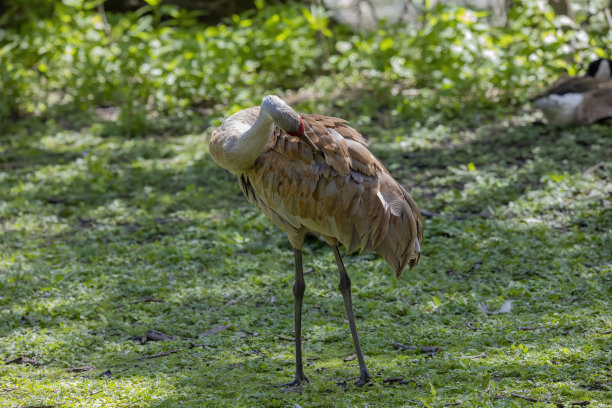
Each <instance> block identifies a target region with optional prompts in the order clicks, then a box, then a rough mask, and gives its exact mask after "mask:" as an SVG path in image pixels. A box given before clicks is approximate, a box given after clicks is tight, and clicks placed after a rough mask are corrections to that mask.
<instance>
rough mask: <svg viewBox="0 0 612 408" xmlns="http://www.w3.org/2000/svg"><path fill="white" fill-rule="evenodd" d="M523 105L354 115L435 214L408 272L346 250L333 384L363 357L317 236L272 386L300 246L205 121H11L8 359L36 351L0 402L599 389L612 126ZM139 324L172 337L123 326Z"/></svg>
mask: <svg viewBox="0 0 612 408" xmlns="http://www.w3.org/2000/svg"><path fill="white" fill-rule="evenodd" d="M325 113H329V114H333V112H331V111H330V112H325ZM346 119H349V120H350V119H351V118H350V117H347V118H346ZM532 120H533V118H531V117H529V116H526V117H519V116H514V117H507V118H505V120H504V121H498V122H496V123H483V124H481V125H473V126H470V127H467V128H466V127H461V126H455V125H453V124H447V125H440V124H438V125H435V126H434V125H422V126H418V125H411V126H410V127H407V126H402V125H401V124H392V125H390V126H385V127H384V128H383V127H380V126H375V125H367V126H364V127H363V128H361V130H362V131H363V132H364V133H365V135H366V136H367V137H368V138H369V139H370V141H371V143H372V150H373V151H374V152H375V153H376V154H377V155H378V156H379V157H380V158H381V160H382V161H383V162H384V163H385V164H386V165H387V167H388V168H389V169H390V171H391V172H392V174H393V175H394V176H395V177H396V178H397V179H398V180H400V182H402V183H403V184H404V185H406V186H407V187H408V188H409V190H410V191H411V194H412V195H413V197H414V198H415V200H416V201H417V203H418V204H419V206H420V207H421V208H422V209H425V210H427V211H429V212H430V213H432V214H433V215H434V216H433V217H428V218H426V219H425V240H424V243H423V257H422V259H421V263H420V264H419V265H418V267H417V268H416V269H415V270H413V271H412V272H405V274H404V275H403V276H402V277H401V278H400V279H395V278H393V274H392V272H391V270H390V269H389V267H388V266H387V265H386V264H385V263H384V262H383V261H382V260H381V259H380V258H379V257H378V256H377V255H375V254H366V255H364V256H358V255H352V256H346V257H345V262H346V265H347V270H348V272H349V274H350V276H351V278H352V281H353V290H354V291H353V293H354V297H353V300H354V305H355V314H356V318H357V325H358V328H359V331H360V334H361V341H362V346H363V348H364V350H365V354H366V362H367V364H368V367H369V370H370V372H371V374H372V376H373V381H372V383H371V385H368V386H365V387H363V388H356V387H355V386H353V385H352V382H351V381H348V382H347V384H348V385H346V386H339V385H336V383H338V382H343V381H345V380H346V379H347V378H349V377H352V376H355V375H358V367H357V364H356V361H344V359H345V358H346V357H348V356H350V355H352V354H353V352H354V350H353V346H352V343H351V340H350V334H349V330H348V325H347V322H346V318H345V311H344V305H343V303H342V297H341V295H340V293H339V292H338V290H337V288H336V287H337V271H336V268H335V263H334V258H333V255H332V252H331V251H330V249H329V248H328V247H326V246H325V245H324V244H322V243H321V242H319V241H318V240H316V239H312V240H310V241H308V243H307V246H306V249H305V252H304V263H305V269H306V270H308V271H310V273H309V274H308V275H307V276H306V283H307V289H306V296H305V304H304V321H303V334H304V336H305V341H304V349H305V350H304V358H305V361H306V367H305V371H306V375H307V376H308V377H309V378H310V383H309V384H307V385H305V386H304V387H303V388H302V389H301V390H300V392H297V393H294V392H282V391H281V390H279V389H278V388H273V387H270V385H272V384H278V383H282V382H287V381H290V380H291V379H292V377H293V370H294V365H293V364H294V360H293V359H294V356H293V344H292V343H291V342H287V341H284V340H282V339H281V338H290V337H292V335H293V295H292V292H291V286H292V284H293V256H292V252H291V248H290V246H289V244H288V243H287V241H286V238H285V237H284V236H283V234H282V233H281V232H280V231H279V230H278V229H277V228H276V227H274V226H273V225H272V224H271V223H270V222H268V221H267V220H266V219H265V218H264V217H263V216H262V215H260V214H259V213H258V212H257V211H256V210H255V209H253V208H252V207H251V206H250V205H249V204H248V203H247V202H246V200H245V199H244V198H243V197H242V195H241V193H240V190H239V188H238V186H237V184H236V182H235V180H234V178H233V177H232V176H231V175H230V174H228V173H227V172H225V171H223V170H222V169H220V168H219V167H217V166H216V165H215V164H214V163H213V162H212V161H211V159H210V157H209V155H208V154H207V145H206V143H205V142H204V140H203V138H202V137H201V136H200V135H196V134H188V135H182V136H181V135H174V136H163V135H159V136H150V137H143V138H137V139H128V138H124V137H119V136H112V135H105V136H98V135H97V134H96V131H95V128H93V129H92V127H88V126H82V127H81V126H75V127H76V129H72V130H67V129H66V126H60V125H58V124H56V123H55V122H52V121H51V122H44V121H40V120H36V119H30V120H26V121H21V122H18V123H16V124H14V125H13V126H11V127H10V130H9V131H8V132H6V133H5V134H4V135H2V139H1V150H0V152H1V160H0V228H1V229H0V245H1V257H0V359H2V360H3V361H5V362H6V361H9V360H10V359H13V358H16V357H19V356H24V357H28V358H30V359H32V360H34V361H36V362H39V363H41V364H40V365H30V364H15V363H13V364H2V363H0V406H2V407H5V406H6V407H21V406H57V407H94V406H101V407H149V406H150V407H175V406H181V407H182V406H184V407H200V406H219V407H229V406H231V407H241V406H245V407H276V406H278V407H294V406H297V405H296V404H299V406H301V407H344V406H346V407H349V406H350V407H352V406H359V407H366V406H370V407H373V406H377V407H382V406H388V407H399V406H406V407H413V406H414V407H421V406H422V407H442V406H445V405H447V404H459V405H458V406H463V407H493V406H494V407H518V406H530V407H534V408H535V407H548V406H551V405H550V403H547V402H543V401H540V402H529V401H526V400H524V399H520V398H517V397H511V394H513V393H514V394H518V395H522V396H528V397H532V398H535V399H540V400H548V401H554V402H559V403H563V404H564V405H565V406H570V404H571V403H572V402H578V401H590V405H589V406H590V407H610V406H612V374H611V373H612V339H611V336H612V313H611V312H610V311H611V310H612V305H611V298H612V274H611V271H612V266H611V265H610V261H612V203H611V199H610V197H611V194H612V156H611V154H610V152H612V137H610V134H611V133H612V127H611V125H610V123H607V124H606V123H604V124H597V125H594V126H590V127H585V128H568V129H555V128H552V127H547V126H538V125H534V124H533V123H532ZM508 301H511V304H512V308H511V311H510V312H509V313H501V314H485V313H484V312H482V311H481V310H480V309H479V304H487V305H488V306H489V307H490V309H491V310H494V311H495V310H498V309H499V308H500V307H501V306H503V305H504V304H505V305H507V302H508ZM227 325H231V327H229V328H226V329H225V330H221V331H219V332H218V333H216V334H212V335H210V336H207V337H204V338H200V339H198V338H196V335H197V334H199V333H203V332H205V331H207V330H209V329H212V328H215V327H218V326H227ZM147 330H159V331H161V332H164V333H166V334H168V335H171V336H174V340H169V341H164V342H152V341H150V342H146V343H144V344H141V342H139V341H137V339H131V338H132V337H134V336H136V337H137V336H143V335H144V334H145V332H146V331H147ZM393 342H399V343H402V344H405V345H414V346H417V347H421V346H428V347H439V349H440V352H439V353H438V354H434V355H429V354H425V353H421V352H418V351H405V350H404V351H402V350H395V349H394V348H393V347H392V344H393ZM190 344H199V345H201V344H205V345H206V346H196V347H193V348H190ZM177 349H182V350H180V351H177V352H174V353H171V354H169V355H167V356H162V357H157V358H149V359H143V358H142V357H143V356H147V355H152V354H155V353H159V352H162V351H168V350H177ZM476 356H478V357H476ZM83 366H93V367H94V368H93V369H91V370H90V371H84V372H72V371H71V370H70V369H71V368H74V367H83ZM388 377H403V378H404V379H405V380H410V382H409V383H408V384H405V385H401V384H387V383H385V382H383V380H384V379H386V378H388ZM500 396H505V397H509V398H500Z"/></svg>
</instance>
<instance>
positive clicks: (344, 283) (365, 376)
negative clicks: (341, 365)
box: [332, 246, 370, 387]
mask: <svg viewBox="0 0 612 408" xmlns="http://www.w3.org/2000/svg"><path fill="white" fill-rule="evenodd" d="M332 248H333V249H334V256H335V257H336V263H337V264H338V271H339V272H340V283H339V284H338V289H340V292H341V293H342V297H343V298H344V306H346V315H347V317H348V321H349V326H350V328H351V335H352V336H353V344H354V345H355V352H356V353H357V360H358V361H359V371H360V374H361V375H360V376H359V380H357V382H356V383H355V385H357V386H358V387H361V386H362V385H364V384H365V383H367V382H369V381H370V373H368V369H367V367H366V365H365V361H364V359H363V353H362V351H361V345H360V344H359V335H358V334H357V326H356V325H355V315H354V314H353V301H352V299H351V279H350V278H349V276H348V274H347V273H346V269H344V264H343V263H342V258H341V257H340V252H339V251H338V246H333V247H332Z"/></svg>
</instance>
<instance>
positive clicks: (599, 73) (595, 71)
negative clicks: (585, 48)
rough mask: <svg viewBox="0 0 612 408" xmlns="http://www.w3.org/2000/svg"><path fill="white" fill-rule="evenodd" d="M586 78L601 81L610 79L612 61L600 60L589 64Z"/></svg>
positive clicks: (611, 76) (611, 75)
mask: <svg viewBox="0 0 612 408" xmlns="http://www.w3.org/2000/svg"><path fill="white" fill-rule="evenodd" d="M586 76H588V77H594V78H602V79H610V78H612V60H609V59H605V58H600V59H598V60H596V61H593V62H591V63H590V64H589V68H588V69H587V73H586Z"/></svg>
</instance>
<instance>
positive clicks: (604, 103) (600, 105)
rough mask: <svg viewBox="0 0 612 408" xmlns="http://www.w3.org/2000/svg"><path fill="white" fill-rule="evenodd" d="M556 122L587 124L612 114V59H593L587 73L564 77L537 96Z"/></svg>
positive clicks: (536, 98) (548, 118)
mask: <svg viewBox="0 0 612 408" xmlns="http://www.w3.org/2000/svg"><path fill="white" fill-rule="evenodd" d="M534 105H535V106H536V107H537V108H539V109H540V110H541V111H542V113H544V116H545V117H546V119H547V120H548V122H549V123H551V124H553V125H588V124H591V123H593V122H597V121H598V120H602V119H605V118H608V117H612V61H611V60H609V59H603V58H602V59H598V60H597V61H593V62H591V64H589V68H588V70H587V73H586V75H585V76H573V77H568V76H566V77H562V78H559V79H558V80H557V81H556V82H555V83H553V84H552V85H551V86H550V87H549V88H548V90H546V91H545V92H543V93H541V94H540V95H538V96H536V97H535V98H534Z"/></svg>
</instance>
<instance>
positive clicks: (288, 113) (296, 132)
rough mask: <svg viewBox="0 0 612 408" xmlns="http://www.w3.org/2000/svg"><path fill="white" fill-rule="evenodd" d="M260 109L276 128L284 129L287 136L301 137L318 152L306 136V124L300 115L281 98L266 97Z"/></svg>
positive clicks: (274, 96)
mask: <svg viewBox="0 0 612 408" xmlns="http://www.w3.org/2000/svg"><path fill="white" fill-rule="evenodd" d="M260 109H261V110H262V111H264V112H266V113H267V114H268V115H269V116H270V118H272V120H273V121H274V123H275V124H276V126H278V127H279V128H281V129H283V130H284V131H285V132H286V133H287V134H289V135H292V136H297V137H299V138H300V139H302V140H303V141H304V142H306V144H308V145H309V146H310V147H312V148H313V149H315V150H318V148H317V146H316V145H315V144H314V143H313V142H312V140H310V138H309V137H308V136H306V131H305V129H304V122H303V121H302V118H301V117H300V115H298V114H297V113H296V112H295V111H294V110H293V109H292V108H291V106H289V105H288V104H287V103H286V102H285V101H283V100H282V99H281V98H279V97H278V96H276V95H268V96H266V97H265V98H263V100H262V102H261V108H260Z"/></svg>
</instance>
